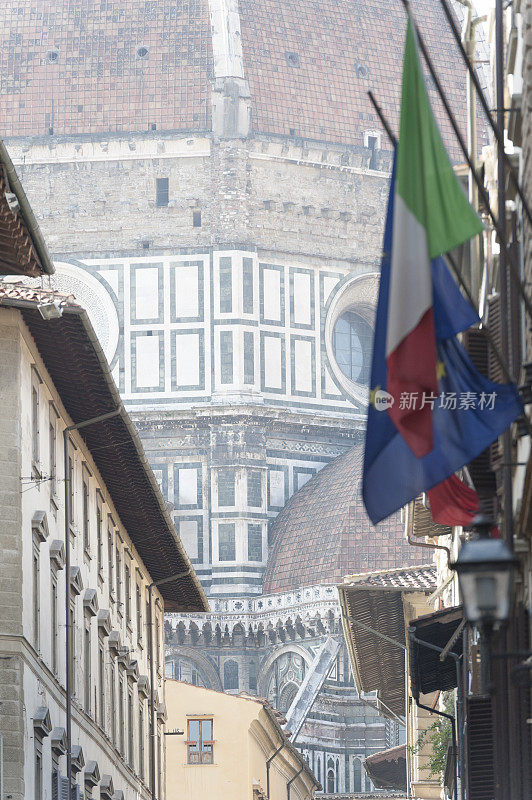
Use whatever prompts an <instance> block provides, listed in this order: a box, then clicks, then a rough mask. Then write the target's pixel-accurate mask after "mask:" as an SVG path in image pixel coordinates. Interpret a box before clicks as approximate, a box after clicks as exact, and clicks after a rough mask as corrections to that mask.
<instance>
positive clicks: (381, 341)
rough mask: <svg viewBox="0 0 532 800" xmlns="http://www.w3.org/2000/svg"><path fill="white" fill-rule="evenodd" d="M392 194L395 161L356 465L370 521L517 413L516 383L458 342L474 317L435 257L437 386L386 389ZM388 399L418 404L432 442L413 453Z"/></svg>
mask: <svg viewBox="0 0 532 800" xmlns="http://www.w3.org/2000/svg"><path fill="white" fill-rule="evenodd" d="M394 197H395V169H394V172H393V174H392V180H391V186H390V195H389V199H388V212H387V216H386V227H385V233H384V243H383V256H382V264H381V278H380V288H379V300H378V305H377V315H376V321H375V337H374V343H373V361H372V372H371V391H370V404H369V406H368V421H367V428H366V449H365V457H364V473H363V498H364V504H365V506H366V511H367V512H368V515H369V517H370V519H371V521H372V522H373V523H374V524H377V523H378V522H380V521H381V520H383V519H385V518H386V517H388V516H389V515H390V514H392V513H393V512H394V511H397V510H398V509H400V508H402V506H404V505H405V504H406V503H408V502H410V501H411V500H414V499H415V498H416V497H417V496H418V495H419V494H420V493H421V492H425V491H428V490H429V489H431V488H432V487H433V486H436V485H437V484H439V483H441V482H442V481H443V480H445V479H446V478H448V477H449V476H450V475H452V474H453V473H454V472H456V471H457V470H458V469H460V468H461V467H463V466H464V465H466V464H468V463H469V462H470V461H472V460H473V459H474V458H476V457H477V456H478V455H480V453H482V452H483V451H484V450H485V449H486V447H488V446H489V445H490V444H491V443H492V442H493V441H495V439H497V437H498V436H500V435H501V433H503V431H505V430H506V428H507V427H508V426H509V425H510V424H511V423H512V422H513V421H514V420H515V419H516V418H517V417H519V416H520V415H521V414H522V413H523V405H522V402H521V399H520V397H519V393H518V391H517V387H516V386H515V385H514V384H500V383H494V382H493V381H490V380H489V379H488V378H486V377H484V376H483V375H481V374H480V373H479V372H478V370H477V369H476V368H475V367H474V366H473V364H472V362H471V360H470V358H469V356H468V354H467V352H466V351H465V349H464V348H463V347H462V345H461V344H460V343H459V342H458V340H457V338H456V334H457V333H459V332H460V331H464V330H466V329H467V328H469V327H471V326H472V325H474V324H475V323H477V322H478V321H479V320H478V317H477V315H476V313H475V312H474V310H473V309H472V308H471V306H470V304H469V303H468V302H467V301H466V300H465V298H464V297H463V296H462V294H461V292H460V290H459V288H458V286H457V284H456V283H455V281H454V280H453V278H452V277H451V275H450V273H449V270H448V268H447V265H446V264H445V262H444V260H443V258H441V257H437V258H435V259H433V260H432V261H431V262H430V270H431V277H432V299H433V309H434V329H435V338H436V343H435V347H436V362H437V376H438V391H437V392H423V393H419V392H406V391H405V392H403V393H402V394H401V396H400V397H399V398H394V397H393V396H392V395H391V394H390V393H389V392H388V391H387V385H388V363H387V360H386V340H387V331H388V320H389V316H390V308H389V297H390V276H391V255H392V253H391V250H392V233H393V217H394ZM420 394H421V396H420ZM395 402H399V403H400V404H401V408H402V413H403V416H404V414H405V412H406V413H408V411H409V410H412V411H414V412H415V411H417V410H419V409H420V408H423V410H424V411H425V413H427V412H430V415H431V418H432V431H433V446H432V449H431V450H430V452H428V453H427V454H426V455H424V456H422V457H416V455H414V453H413V451H412V449H411V448H410V446H409V445H408V444H407V442H406V440H405V439H404V438H403V436H402V435H401V433H400V432H399V430H398V428H397V427H396V426H395V424H394V422H393V421H392V416H391V414H390V408H391V407H393V403H395Z"/></svg>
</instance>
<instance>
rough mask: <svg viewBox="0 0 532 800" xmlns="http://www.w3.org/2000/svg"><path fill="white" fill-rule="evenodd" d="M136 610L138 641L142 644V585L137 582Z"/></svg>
mask: <svg viewBox="0 0 532 800" xmlns="http://www.w3.org/2000/svg"><path fill="white" fill-rule="evenodd" d="M135 599H136V603H137V605H136V611H137V642H138V644H139V646H140V645H142V633H143V631H142V586H141V584H140V583H137V589H136V598H135Z"/></svg>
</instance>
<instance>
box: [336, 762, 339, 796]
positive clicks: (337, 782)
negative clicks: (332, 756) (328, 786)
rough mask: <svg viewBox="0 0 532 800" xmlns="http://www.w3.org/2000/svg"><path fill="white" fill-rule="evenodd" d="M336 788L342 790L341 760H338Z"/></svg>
mask: <svg viewBox="0 0 532 800" xmlns="http://www.w3.org/2000/svg"><path fill="white" fill-rule="evenodd" d="M336 789H337V790H338V791H340V762H339V761H336Z"/></svg>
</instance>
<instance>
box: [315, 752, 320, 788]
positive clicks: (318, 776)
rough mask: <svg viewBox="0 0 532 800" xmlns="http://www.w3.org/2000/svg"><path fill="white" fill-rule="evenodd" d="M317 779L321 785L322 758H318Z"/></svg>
mask: <svg viewBox="0 0 532 800" xmlns="http://www.w3.org/2000/svg"><path fill="white" fill-rule="evenodd" d="M316 778H317V780H318V782H319V783H321V757H320V756H318V757H317V758H316Z"/></svg>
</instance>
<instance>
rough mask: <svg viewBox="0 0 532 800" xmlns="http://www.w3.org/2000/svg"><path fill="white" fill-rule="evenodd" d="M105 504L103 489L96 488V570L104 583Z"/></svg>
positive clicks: (99, 578)
mask: <svg viewBox="0 0 532 800" xmlns="http://www.w3.org/2000/svg"><path fill="white" fill-rule="evenodd" d="M104 505H105V500H104V497H103V494H102V491H101V489H99V488H97V489H96V572H97V575H98V580H99V581H100V582H101V583H102V584H103V581H104V574H103V562H104V543H103V530H104V515H105V512H104Z"/></svg>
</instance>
